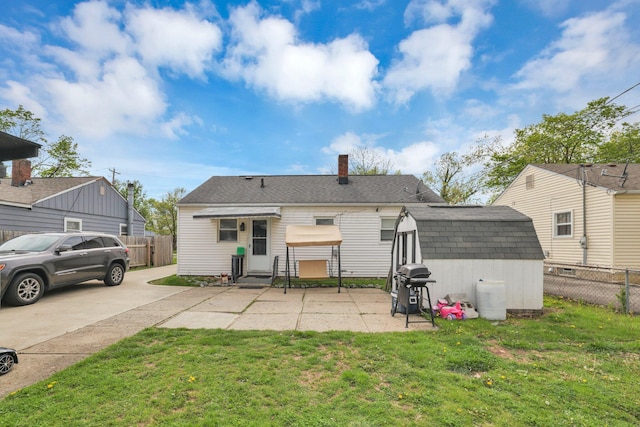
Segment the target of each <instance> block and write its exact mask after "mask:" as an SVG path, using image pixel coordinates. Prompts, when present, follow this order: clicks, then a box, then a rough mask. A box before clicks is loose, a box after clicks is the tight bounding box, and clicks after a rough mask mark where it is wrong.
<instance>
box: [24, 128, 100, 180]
mask: <svg viewBox="0 0 640 427" xmlns="http://www.w3.org/2000/svg"><path fill="white" fill-rule="evenodd" d="M45 156H46V157H45V158H44V159H41V160H39V161H38V162H37V163H36V164H35V165H34V166H33V168H32V170H33V171H34V173H35V174H37V175H39V176H41V177H43V178H53V177H56V176H73V175H76V174H78V173H79V174H81V175H89V171H87V170H86V169H84V168H85V167H90V166H91V162H90V161H89V160H87V159H85V158H82V157H80V155H79V154H78V143H77V142H74V141H73V138H72V137H70V136H65V135H61V136H60V137H59V138H58V141H56V142H54V143H52V144H49V145H48V146H47V147H46V149H45ZM39 159H40V158H39Z"/></svg>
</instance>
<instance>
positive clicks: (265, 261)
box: [247, 219, 271, 273]
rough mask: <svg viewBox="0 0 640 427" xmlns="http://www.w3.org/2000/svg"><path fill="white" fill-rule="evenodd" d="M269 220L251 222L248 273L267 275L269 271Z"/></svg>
mask: <svg viewBox="0 0 640 427" xmlns="http://www.w3.org/2000/svg"><path fill="white" fill-rule="evenodd" d="M269 225H270V221H269V219H254V220H251V242H250V243H249V259H248V265H247V268H248V269H249V272H260V273H267V272H270V271H271V263H270V260H269V248H270V247H271V241H270V236H269Z"/></svg>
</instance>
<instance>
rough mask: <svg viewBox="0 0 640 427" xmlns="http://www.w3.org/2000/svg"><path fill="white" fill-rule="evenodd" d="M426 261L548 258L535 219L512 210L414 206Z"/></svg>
mask: <svg viewBox="0 0 640 427" xmlns="http://www.w3.org/2000/svg"><path fill="white" fill-rule="evenodd" d="M405 211H408V212H409V214H410V215H411V216H412V217H413V218H414V219H415V220H416V224H417V229H418V241H419V242H420V249H421V251H422V258H423V259H425V260H428V259H528V260H542V259H544V255H543V253H542V247H541V246H540V242H539V240H538V236H537V234H536V231H535V229H534V227H533V222H532V221H531V219H530V218H529V217H527V216H525V215H523V214H521V213H519V212H518V211H516V210H514V209H512V208H510V207H508V206H421V205H418V206H411V207H408V208H407V207H405Z"/></svg>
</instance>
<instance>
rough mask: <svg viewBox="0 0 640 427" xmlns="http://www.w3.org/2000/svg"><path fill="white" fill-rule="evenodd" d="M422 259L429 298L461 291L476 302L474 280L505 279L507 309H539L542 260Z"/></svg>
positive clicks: (476, 281) (541, 292)
mask: <svg viewBox="0 0 640 427" xmlns="http://www.w3.org/2000/svg"><path fill="white" fill-rule="evenodd" d="M423 263H424V264H425V265H426V266H427V268H428V269H429V270H430V271H431V273H432V274H431V279H434V280H435V281H436V283H435V284H434V285H431V286H430V292H431V300H432V301H431V302H432V303H434V304H435V301H436V300H437V299H440V298H444V297H445V296H446V295H447V294H459V293H464V294H466V295H467V299H468V300H469V301H471V302H472V303H473V304H474V305H475V304H476V284H477V283H478V280H480V279H483V280H502V281H504V283H505V290H506V297H507V309H508V310H541V309H542V297H543V268H544V267H543V263H542V261H539V260H490V259H473V260H469V259H467V260H465V259H461V260H450V259H436V260H434V259H430V260H423Z"/></svg>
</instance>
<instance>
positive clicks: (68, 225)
mask: <svg viewBox="0 0 640 427" xmlns="http://www.w3.org/2000/svg"><path fill="white" fill-rule="evenodd" d="M64 231H69V232H72V231H82V220H81V219H77V218H65V219H64Z"/></svg>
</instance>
